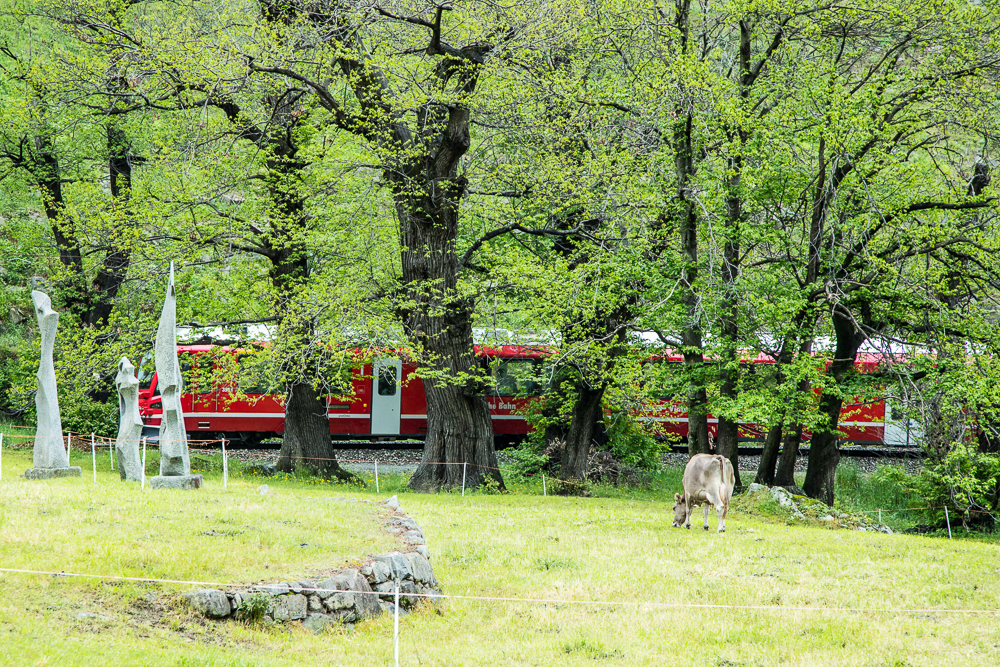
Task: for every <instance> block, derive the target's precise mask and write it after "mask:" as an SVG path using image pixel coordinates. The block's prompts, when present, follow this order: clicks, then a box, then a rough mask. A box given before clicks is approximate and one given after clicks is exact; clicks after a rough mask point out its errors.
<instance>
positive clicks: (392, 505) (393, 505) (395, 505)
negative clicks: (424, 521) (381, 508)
mask: <svg viewBox="0 0 1000 667" xmlns="http://www.w3.org/2000/svg"><path fill="white" fill-rule="evenodd" d="M385 505H386V507H388V508H389V509H392V510H395V511H397V512H402V511H403V508H402V507H401V506H400V504H399V499H398V498H397V497H396V496H393V497H392V498H389V500H387V501H385Z"/></svg>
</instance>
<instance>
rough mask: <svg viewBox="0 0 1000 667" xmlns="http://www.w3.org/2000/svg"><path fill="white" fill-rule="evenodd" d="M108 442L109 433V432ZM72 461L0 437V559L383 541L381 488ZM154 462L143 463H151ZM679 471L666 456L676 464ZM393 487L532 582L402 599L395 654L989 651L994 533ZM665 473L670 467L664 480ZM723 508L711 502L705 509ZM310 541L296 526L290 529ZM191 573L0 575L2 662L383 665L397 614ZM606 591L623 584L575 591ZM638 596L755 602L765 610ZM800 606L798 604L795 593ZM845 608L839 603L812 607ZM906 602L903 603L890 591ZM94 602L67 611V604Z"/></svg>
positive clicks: (327, 548) (119, 565)
mask: <svg viewBox="0 0 1000 667" xmlns="http://www.w3.org/2000/svg"><path fill="white" fill-rule="evenodd" d="M105 456H107V452H105ZM73 463H74V464H75V465H81V466H83V467H84V476H83V477H82V478H81V479H72V480H53V481H48V482H29V481H27V480H24V479H23V478H19V477H16V476H15V475H16V474H17V473H18V472H20V471H22V470H23V469H24V468H26V467H29V466H30V452H25V451H22V452H16V453H11V452H9V451H5V452H4V457H3V479H2V481H0V553H2V554H3V558H2V561H3V563H2V564H0V567H5V568H23V569H42V570H52V571H60V570H63V571H67V572H70V571H77V572H89V573H96V574H125V575H130V576H151V577H159V578H171V579H188V578H190V579H194V580H208V581H232V582H250V581H260V580H280V579H281V578H283V577H297V578H301V577H302V576H304V575H306V574H311V573H313V572H315V571H318V570H322V569H325V568H329V567H336V566H339V565H342V564H344V563H345V562H350V561H352V560H354V559H356V558H357V557H359V556H363V555H365V554H369V553H376V552H378V551H383V550H386V549H388V548H390V540H389V538H387V537H385V536H384V535H382V534H381V533H380V532H379V530H378V526H379V523H380V522H379V521H378V510H377V507H375V506H374V505H373V504H372V505H369V504H359V503H341V502H335V501H333V500H332V499H333V498H347V497H350V498H359V499H366V500H372V501H374V500H377V499H384V498H385V497H387V496H388V495H390V494H391V493H394V492H398V491H401V489H402V486H403V482H404V480H401V479H399V478H395V479H391V480H389V479H384V480H382V481H383V486H382V493H381V494H380V495H379V496H378V497H376V495H375V493H374V489H373V488H368V489H361V488H359V487H344V486H333V485H329V484H316V483H312V482H311V481H309V480H297V479H288V480H274V479H269V480H267V483H268V485H269V486H270V487H271V489H272V490H273V493H271V494H268V495H267V496H260V495H259V494H258V493H257V487H258V485H259V484H260V483H261V481H262V480H259V479H253V478H241V477H239V476H237V475H234V476H232V477H230V480H229V489H228V491H223V490H222V488H221V487H222V485H221V479H220V476H219V474H218V473H217V472H207V473H206V479H207V484H206V487H205V488H204V489H202V490H200V491H197V492H162V491H161V492H150V491H148V490H147V491H140V490H139V489H138V488H137V486H136V485H126V484H124V483H121V482H119V481H118V479H117V474H116V473H112V472H111V471H110V469H109V465H108V463H107V461H106V460H105V461H102V462H101V466H100V470H99V473H98V482H97V483H96V484H95V483H94V482H93V481H92V479H91V476H90V468H89V466H90V456H89V454H86V455H84V454H82V453H79V454H77V453H74V461H73ZM152 469H153V467H152V465H151V466H150V470H152ZM677 475H678V473H677V471H671V472H669V473H668V474H667V475H665V479H667V480H668V482H669V480H671V479H676V477H677ZM512 486H513V487H514V491H515V492H514V493H512V494H508V495H484V494H479V493H476V494H471V493H470V494H468V495H466V497H465V498H462V497H461V496H459V495H458V494H439V495H435V496H429V495H417V494H407V493H401V494H400V501H401V502H402V504H403V508H404V510H405V511H407V512H408V513H409V514H410V515H411V516H413V517H414V518H415V519H417V521H418V522H419V523H420V525H421V526H422V528H423V529H424V532H425V533H426V535H427V538H428V543H429V546H430V549H431V552H432V554H433V560H432V564H433V566H434V570H435V573H436V575H437V576H438V578H439V579H440V580H441V581H442V583H443V586H444V591H445V593H447V594H452V595H469V596H477V597H480V596H481V597H517V598H536V599H546V600H549V601H548V602H508V601H488V600H461V599H452V600H448V601H445V602H441V603H439V604H438V605H437V606H436V607H433V606H427V607H425V608H423V609H421V610H419V611H417V612H416V613H414V614H412V615H409V616H407V617H405V618H403V619H401V623H400V625H401V641H400V646H401V664H403V665H421V666H425V665H485V664H504V665H508V664H509V665H551V664H560V665H563V664H568V665H594V664H602V665H711V666H729V667H732V666H735V665H779V664H780V665H859V666H866V667H876V666H886V667H890V666H893V667H900V666H903V665H914V666H915V665H941V664H953V663H957V662H961V663H962V664H963V665H994V664H995V663H996V662H997V660H998V659H1000V618H998V615H997V614H992V615H982V614H955V613H944V612H941V611H934V610H941V609H965V610H973V609H993V610H996V609H997V608H998V607H1000V553H998V551H1000V547H998V545H997V543H996V541H995V540H994V541H987V540H953V541H948V540H945V539H940V538H929V537H917V536H904V535H889V536H887V535H881V534H872V533H860V532H853V531H847V530H834V529H830V528H824V527H819V526H807V527H803V526H795V525H786V523H785V522H783V521H775V520H774V519H773V518H771V519H768V518H766V517H764V516H760V515H757V514H751V513H748V512H741V511H734V512H732V513H731V514H730V517H729V519H728V520H727V532H726V533H725V534H723V535H718V534H716V533H715V532H714V530H713V531H712V532H709V533H705V532H703V531H700V530H692V531H682V530H679V529H671V528H670V527H669V526H670V506H669V503H668V502H667V501H666V500H665V499H666V498H668V497H669V496H667V495H666V494H664V493H663V492H662V491H661V492H649V491H638V490H634V491H624V490H613V491H607V492H605V491H598V492H597V494H595V495H602V494H603V495H607V496H609V497H592V498H569V497H551V496H550V497H541V496H539V495H536V494H537V492H538V491H539V489H537V488H535V487H534V486H530V485H520V484H512ZM668 486H669V483H668ZM714 523H715V519H714V518H713V519H712V525H713V527H714ZM303 544H305V545H307V546H302V545H303ZM188 588H189V587H186V586H181V585H154V584H136V583H124V584H123V583H119V582H113V581H102V580H100V579H96V580H81V579H75V578H69V577H52V576H39V575H26V574H13V573H2V574H0V661H2V663H3V664H8V665H88V667H89V666H90V665H93V664H103V663H109V664H116V665H178V666H181V665H220V666H221V665H233V666H237V665H240V666H242V665H302V664H320V665H390V664H392V658H393V645H392V641H393V633H392V621H391V619H390V618H379V619H376V620H373V621H369V622H366V623H361V624H358V625H357V626H355V627H354V628H353V629H341V628H338V629H336V630H334V631H332V632H327V633H324V634H320V635H312V634H309V633H308V632H306V631H304V630H303V629H302V628H301V627H292V626H288V627H271V628H268V627H248V626H244V625H239V624H234V623H214V622H207V621H204V620H202V619H200V618H198V617H196V616H194V615H192V614H191V613H189V612H188V611H187V610H186V609H185V608H184V607H183V606H182V605H181V604H179V599H180V594H181V592H182V591H183V590H187V589H188ZM573 600H576V601H617V602H623V603H627V604H624V605H591V604H574V603H572V602H570V601H573ZM644 603H668V604H678V605H683V604H691V603H694V604H701V603H708V604H718V605H760V606H766V607H769V608H768V609H754V610H751V609H700V608H685V607H675V608H670V607H657V606H654V605H648V604H644ZM796 607H808V608H809V609H808V610H802V609H795V608H796ZM844 607H849V608H859V609H863V610H865V611H861V612H856V611H835V610H823V609H822V608H844ZM900 608H907V609H918V610H921V611H916V612H903V613H897V612H892V611H886V610H891V609H900ZM88 613H89V614H99V615H101V616H103V617H104V618H100V617H86V616H84V617H81V616H80V615H81V614H88Z"/></svg>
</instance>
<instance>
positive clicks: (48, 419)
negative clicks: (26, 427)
mask: <svg viewBox="0 0 1000 667" xmlns="http://www.w3.org/2000/svg"><path fill="white" fill-rule="evenodd" d="M31 301H32V303H34V306H35V317H37V318H38V329H39V330H40V331H41V335H42V350H41V356H40V358H39V363H38V374H37V375H38V390H37V391H36V392H35V410H36V412H37V415H38V428H37V429H36V430H35V445H34V451H33V454H32V464H33V466H34V467H33V468H31V469H29V470H27V471H25V473H24V476H25V477H27V478H28V479H46V478H51V477H75V476H78V475H80V474H81V473H82V471H81V469H80V468H79V467H75V466H74V467H70V465H69V454H68V453H67V451H66V444H65V442H64V441H63V434H62V418H61V416H60V414H59V396H58V392H57V390H56V369H55V364H54V363H53V360H52V351H53V349H54V347H55V343H56V327H57V326H58V325H59V313H57V312H56V311H54V310H52V300H51V299H49V296H48V295H47V294H44V293H43V292H38V291H33V292H32V293H31Z"/></svg>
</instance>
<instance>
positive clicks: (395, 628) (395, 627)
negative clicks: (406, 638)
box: [392, 579, 399, 667]
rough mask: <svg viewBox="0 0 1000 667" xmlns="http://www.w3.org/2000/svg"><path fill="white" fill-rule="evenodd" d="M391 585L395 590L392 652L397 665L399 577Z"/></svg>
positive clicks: (397, 666)
mask: <svg viewBox="0 0 1000 667" xmlns="http://www.w3.org/2000/svg"><path fill="white" fill-rule="evenodd" d="M392 587H393V590H395V591H396V604H395V605H393V615H394V617H395V618H394V619H393V622H392V626H393V627H392V633H393V635H394V637H395V644H396V646H395V650H394V652H393V654H394V655H395V656H396V667H399V579H395V580H393V582H392Z"/></svg>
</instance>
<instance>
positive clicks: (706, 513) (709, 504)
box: [701, 502, 712, 530]
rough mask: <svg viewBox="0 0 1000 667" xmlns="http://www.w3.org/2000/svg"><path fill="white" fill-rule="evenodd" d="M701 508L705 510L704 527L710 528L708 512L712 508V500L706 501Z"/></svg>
mask: <svg viewBox="0 0 1000 667" xmlns="http://www.w3.org/2000/svg"><path fill="white" fill-rule="evenodd" d="M701 508H702V509H703V510H704V511H705V525H704V526H702V528H704V529H705V530H708V512H709V510H711V509H712V505H711V503H710V502H706V503H704V504H703V505H702V506H701Z"/></svg>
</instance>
